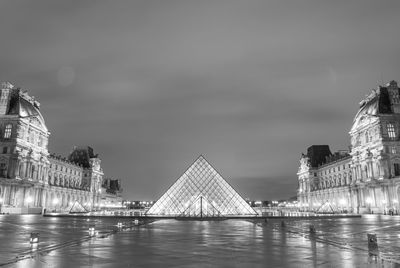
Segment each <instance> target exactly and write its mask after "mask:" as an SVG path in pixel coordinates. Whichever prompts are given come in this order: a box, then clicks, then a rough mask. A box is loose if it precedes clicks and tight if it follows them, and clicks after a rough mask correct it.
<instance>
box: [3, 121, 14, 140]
mask: <svg viewBox="0 0 400 268" xmlns="http://www.w3.org/2000/svg"><path fill="white" fill-rule="evenodd" d="M11 130H12V125H11V124H8V125H6V129H5V130H4V138H5V139H9V138H11Z"/></svg>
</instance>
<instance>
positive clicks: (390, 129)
mask: <svg viewBox="0 0 400 268" xmlns="http://www.w3.org/2000/svg"><path fill="white" fill-rule="evenodd" d="M386 127H387V131H388V135H389V139H391V140H394V139H396V132H395V130H394V125H393V124H392V123H387V125H386Z"/></svg>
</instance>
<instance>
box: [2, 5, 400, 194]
mask: <svg viewBox="0 0 400 268" xmlns="http://www.w3.org/2000/svg"><path fill="white" fill-rule="evenodd" d="M0 10H1V15H0V39H1V42H0V80H1V81H10V82H11V83H13V84H15V85H16V86H19V87H22V88H25V89H28V90H29V93H30V94H31V95H34V96H35V97H36V98H37V99H38V100H39V101H40V102H41V111H42V113H43V116H44V118H45V120H46V124H47V127H48V128H49V130H50V132H51V136H50V144H49V150H50V152H54V153H57V154H61V155H65V156H66V155H68V153H69V152H70V151H71V150H72V147H73V146H74V145H90V146H92V147H93V148H94V150H95V152H96V153H99V155H100V158H101V159H102V167H103V169H104V172H105V175H106V176H107V177H113V178H118V179H121V180H122V183H123V188H124V197H125V198H128V199H133V200H140V199H145V200H151V199H157V198H158V197H159V196H161V195H162V193H163V192H164V191H165V190H166V189H167V188H168V187H169V186H170V185H171V184H172V183H173V182H174V181H175V180H176V179H177V178H178V177H179V176H180V175H181V174H182V173H183V172H184V171H185V169H186V168H187V167H188V166H189V165H190V164H191V163H192V162H193V161H194V160H195V159H196V158H197V157H198V155H200V154H203V155H204V156H205V157H206V159H207V160H208V161H209V162H210V163H211V164H212V165H213V166H214V167H216V168H217V170H218V171H219V172H220V173H221V175H222V176H223V177H224V178H225V179H226V180H227V181H228V182H229V183H230V184H231V185H232V186H234V188H236V189H237V191H238V192H239V193H240V194H242V196H244V197H249V198H251V199H263V200H269V199H283V198H289V197H291V196H294V195H296V192H295V191H296V188H297V176H296V172H297V169H298V166H299V158H300V155H301V153H302V152H305V151H306V148H307V147H308V146H310V145H312V144H329V145H330V146H331V150H333V151H334V150H341V149H347V148H348V146H349V143H350V139H349V135H348V131H349V129H350V128H351V124H352V120H353V117H354V115H355V114H356V112H357V109H358V103H359V102H360V101H361V100H362V99H363V98H364V97H365V95H366V94H368V93H369V92H370V90H371V89H372V88H376V87H377V85H378V84H384V83H387V82H388V81H390V80H397V81H398V80H400V30H399V26H400V1H398V0H394V1H376V0H360V1H351V0H347V1H341V0H338V1H323V0H315V1H301V0H295V1H282V0H277V1H266V0H262V1H261V0H260V1H249V0H243V1H234V0H226V1H216V0H211V1H204V0H202V1H190V0H184V1H170V0H160V1H153V0H143V1H74V2H73V3H72V2H71V1H54V0H51V1H50V0H49V1H15V0H12V1H1V2H0Z"/></svg>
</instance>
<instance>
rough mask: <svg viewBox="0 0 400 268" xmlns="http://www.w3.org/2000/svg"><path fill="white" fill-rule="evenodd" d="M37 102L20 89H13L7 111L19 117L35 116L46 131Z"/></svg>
mask: <svg viewBox="0 0 400 268" xmlns="http://www.w3.org/2000/svg"><path fill="white" fill-rule="evenodd" d="M39 105H40V104H39V103H38V102H37V101H35V100H34V99H33V98H32V97H29V96H28V95H27V94H26V93H24V92H21V91H20V89H18V88H17V89H13V91H12V94H11V98H10V105H9V108H8V111H7V114H8V115H18V116H19V117H21V118H27V117H35V118H37V119H38V121H39V123H40V125H41V126H42V128H43V130H45V131H47V127H46V124H45V122H44V118H43V116H42V114H41V113H40V110H39Z"/></svg>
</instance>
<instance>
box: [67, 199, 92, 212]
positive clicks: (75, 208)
mask: <svg viewBox="0 0 400 268" xmlns="http://www.w3.org/2000/svg"><path fill="white" fill-rule="evenodd" d="M86 212H88V210H87V209H86V208H85V207H84V206H82V205H81V204H80V203H79V202H78V201H75V202H74V204H73V205H72V206H71V208H70V210H69V213H86Z"/></svg>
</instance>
